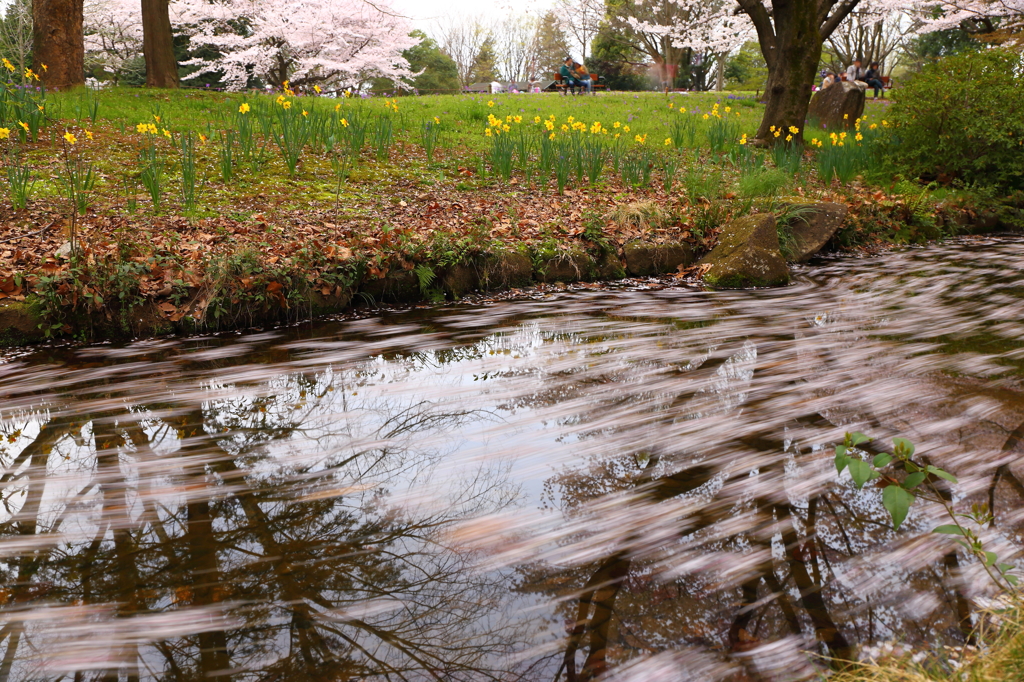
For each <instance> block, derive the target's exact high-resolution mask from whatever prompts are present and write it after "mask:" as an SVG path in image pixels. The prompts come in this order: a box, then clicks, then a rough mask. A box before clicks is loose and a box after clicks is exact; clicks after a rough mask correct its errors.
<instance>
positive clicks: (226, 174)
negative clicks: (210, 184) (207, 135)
mask: <svg viewBox="0 0 1024 682" xmlns="http://www.w3.org/2000/svg"><path fill="white" fill-rule="evenodd" d="M234 155H235V131H233V130H227V131H225V132H222V133H221V134H220V147H218V148H217V160H218V161H219V162H220V179H221V180H223V181H224V182H231V178H232V177H233V176H234V169H235V162H234Z"/></svg>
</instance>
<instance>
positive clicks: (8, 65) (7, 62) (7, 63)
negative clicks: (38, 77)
mask: <svg viewBox="0 0 1024 682" xmlns="http://www.w3.org/2000/svg"><path fill="white" fill-rule="evenodd" d="M4 68H6V69H7V70H8V71H11V72H12V73H13V72H14V64H11V62H10V60H9V59H7V57H4Z"/></svg>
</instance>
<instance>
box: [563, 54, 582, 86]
mask: <svg viewBox="0 0 1024 682" xmlns="http://www.w3.org/2000/svg"><path fill="white" fill-rule="evenodd" d="M575 64H576V62H574V61H573V60H572V58H571V57H566V58H565V63H563V64H562V66H561V67H560V68H559V69H558V73H559V74H560V75H561V76H562V81H563V82H564V83H565V88H564V90H565V91H566V92H572V93H573V94H574V95H575V94H576V88H577V87H582V85H583V84H582V83H581V82H580V81H579V79H578V78H577V77H576V70H575V69H574V68H573V66H574V65H575Z"/></svg>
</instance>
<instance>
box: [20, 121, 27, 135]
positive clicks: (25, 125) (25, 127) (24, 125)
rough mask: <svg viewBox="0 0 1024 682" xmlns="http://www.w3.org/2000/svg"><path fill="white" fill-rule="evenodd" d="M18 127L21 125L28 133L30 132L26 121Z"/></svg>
mask: <svg viewBox="0 0 1024 682" xmlns="http://www.w3.org/2000/svg"><path fill="white" fill-rule="evenodd" d="M18 125H20V126H21V127H22V128H24V129H25V132H26V133H27V132H28V124H27V123H25V122H24V121H18Z"/></svg>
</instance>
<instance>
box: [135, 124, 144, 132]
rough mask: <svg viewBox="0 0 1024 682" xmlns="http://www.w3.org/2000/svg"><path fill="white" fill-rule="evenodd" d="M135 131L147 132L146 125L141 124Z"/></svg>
mask: <svg viewBox="0 0 1024 682" xmlns="http://www.w3.org/2000/svg"><path fill="white" fill-rule="evenodd" d="M135 130H137V131H139V132H140V133H144V132H146V124H145V123H140V124H139V125H137V126H135Z"/></svg>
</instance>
